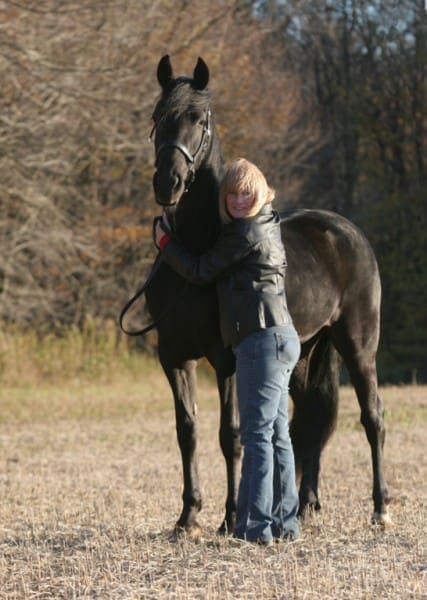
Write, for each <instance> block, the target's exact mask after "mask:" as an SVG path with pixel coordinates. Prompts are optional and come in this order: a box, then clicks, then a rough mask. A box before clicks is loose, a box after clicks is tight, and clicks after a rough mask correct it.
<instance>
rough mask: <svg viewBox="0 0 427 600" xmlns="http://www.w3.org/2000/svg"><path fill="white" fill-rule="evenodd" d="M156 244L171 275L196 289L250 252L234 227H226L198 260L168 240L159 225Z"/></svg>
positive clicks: (247, 245) (175, 242)
mask: <svg viewBox="0 0 427 600" xmlns="http://www.w3.org/2000/svg"><path fill="white" fill-rule="evenodd" d="M165 237H166V239H165ZM155 242H156V246H157V247H158V248H159V249H160V250H161V253H162V259H163V260H164V261H165V262H166V263H167V264H168V265H169V266H170V267H172V269H174V271H176V272H177V273H178V274H179V275H181V276H182V277H184V279H187V280H188V281H190V282H191V283H195V284H199V285H202V284H204V283H209V282H211V281H213V280H214V279H215V278H216V277H218V276H219V275H221V273H223V272H224V271H225V270H227V269H228V268H229V267H230V266H232V265H234V264H236V263H238V262H239V261H241V260H242V259H243V258H244V257H245V256H247V255H248V254H249V253H250V251H251V246H250V244H249V242H248V240H247V238H246V237H245V235H242V234H241V233H240V234H239V231H238V227H233V226H227V227H226V228H225V230H224V231H223V233H222V235H221V236H220V238H219V239H218V241H217V243H216V244H215V246H213V247H212V248H210V249H209V250H207V251H206V252H204V253H203V254H201V255H200V256H197V255H194V254H192V253H191V252H189V251H188V250H187V249H186V248H184V247H183V246H182V245H181V244H179V243H178V242H177V241H176V240H174V239H173V238H172V237H169V235H168V234H167V233H165V230H164V229H162V227H161V225H160V224H157V226H156V228H155Z"/></svg>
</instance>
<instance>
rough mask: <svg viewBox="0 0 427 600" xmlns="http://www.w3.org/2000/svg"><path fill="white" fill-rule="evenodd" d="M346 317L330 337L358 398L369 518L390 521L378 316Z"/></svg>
mask: <svg viewBox="0 0 427 600" xmlns="http://www.w3.org/2000/svg"><path fill="white" fill-rule="evenodd" d="M365 317H366V320H362V319H360V320H359V319H355V318H353V319H351V320H350V319H348V320H342V321H341V322H340V321H338V322H337V323H335V324H334V325H333V327H332V337H333V341H334V345H335V347H336V348H337V349H338V351H339V353H340V354H341V356H342V358H343V359H344V362H345V365H346V367H347V369H348V372H349V375H350V379H351V381H352V383H353V385H354V388H355V390H356V395H357V399H358V401H359V405H360V410H361V417H360V421H361V423H362V425H363V427H364V429H365V433H366V437H367V439H368V442H369V445H370V448H371V455H372V471H373V491H372V498H373V501H374V513H373V516H372V520H373V521H374V522H378V523H381V524H384V525H386V524H389V523H391V519H390V515H389V513H388V510H387V504H388V502H389V497H388V491H387V486H386V483H385V476H384V441H385V426H384V407H383V403H382V400H381V398H380V397H379V395H378V378H377V368H376V352H377V347H378V338H379V333H378V329H379V324H378V325H377V326H376V325H375V323H379V319H371V320H370V321H369V322H368V319H367V311H366V315H365Z"/></svg>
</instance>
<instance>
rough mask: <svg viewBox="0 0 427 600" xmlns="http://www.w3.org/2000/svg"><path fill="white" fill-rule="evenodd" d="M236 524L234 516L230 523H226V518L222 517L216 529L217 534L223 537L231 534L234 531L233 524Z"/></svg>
mask: <svg viewBox="0 0 427 600" xmlns="http://www.w3.org/2000/svg"><path fill="white" fill-rule="evenodd" d="M235 524H236V519H235V517H233V518H232V520H231V523H228V521H227V519H224V520H223V522H222V523H221V525H220V526H219V527H218V529H217V532H216V533H217V535H220V536H222V537H225V536H227V535H232V534H233V531H234V526H235Z"/></svg>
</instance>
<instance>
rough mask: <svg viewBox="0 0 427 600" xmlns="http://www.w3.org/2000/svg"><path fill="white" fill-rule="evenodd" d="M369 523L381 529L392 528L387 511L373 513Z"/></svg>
mask: <svg viewBox="0 0 427 600" xmlns="http://www.w3.org/2000/svg"><path fill="white" fill-rule="evenodd" d="M371 522H372V524H373V525H380V526H381V527H392V526H393V525H394V523H393V521H392V518H391V516H390V513H389V512H387V511H386V512H383V513H378V512H374V514H373V515H372V519H371Z"/></svg>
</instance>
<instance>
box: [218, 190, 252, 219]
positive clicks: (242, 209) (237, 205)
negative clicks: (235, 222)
mask: <svg viewBox="0 0 427 600" xmlns="http://www.w3.org/2000/svg"><path fill="white" fill-rule="evenodd" d="M225 202H226V205H227V210H228V212H229V214H230V215H231V216H232V217H233V219H243V218H244V217H246V216H247V214H248V212H249V211H250V210H251V208H252V206H253V204H254V202H255V198H254V197H253V196H252V195H251V194H243V193H241V192H240V193H238V194H235V193H229V194H227V197H226V199H225Z"/></svg>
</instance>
